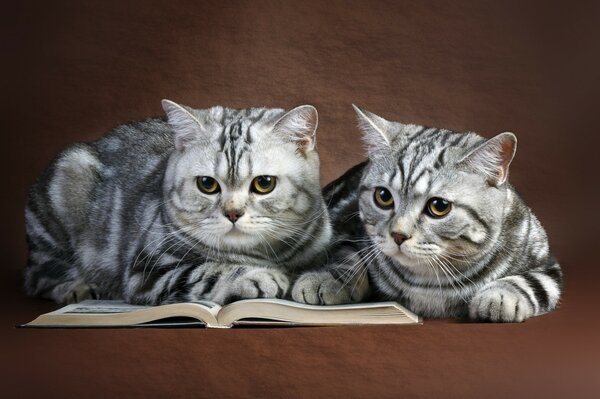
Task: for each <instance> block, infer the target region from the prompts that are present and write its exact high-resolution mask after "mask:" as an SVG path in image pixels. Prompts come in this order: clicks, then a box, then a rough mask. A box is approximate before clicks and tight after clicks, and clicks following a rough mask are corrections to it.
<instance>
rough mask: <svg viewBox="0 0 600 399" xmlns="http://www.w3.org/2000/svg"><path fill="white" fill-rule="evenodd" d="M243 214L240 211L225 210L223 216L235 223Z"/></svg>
mask: <svg viewBox="0 0 600 399" xmlns="http://www.w3.org/2000/svg"><path fill="white" fill-rule="evenodd" d="M243 215H244V213H243V212H242V211H238V210H234V211H226V212H225V216H226V217H227V219H229V220H230V221H231V223H235V222H236V221H237V220H238V219H239V218H241V217H242V216H243Z"/></svg>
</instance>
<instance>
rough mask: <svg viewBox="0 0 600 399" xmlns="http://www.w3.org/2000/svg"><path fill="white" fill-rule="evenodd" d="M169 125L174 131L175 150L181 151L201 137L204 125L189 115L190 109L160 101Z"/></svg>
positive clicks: (171, 102)
mask: <svg viewBox="0 0 600 399" xmlns="http://www.w3.org/2000/svg"><path fill="white" fill-rule="evenodd" d="M161 104H162V107H163V109H164V110H165V113H166V114H167V119H168V121H169V125H171V127H172V128H173V130H174V131H175V148H177V149H178V150H182V149H183V148H185V147H186V146H187V145H188V144H189V143H191V142H193V141H195V140H197V139H198V137H200V136H201V135H202V133H203V132H204V130H205V128H204V125H203V124H202V123H201V122H200V121H199V120H198V118H196V117H195V116H194V115H192V113H191V109H190V108H188V107H185V106H183V105H179V104H177V103H175V102H173V101H171V100H162V101H161Z"/></svg>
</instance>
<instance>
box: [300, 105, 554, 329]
mask: <svg viewBox="0 0 600 399" xmlns="http://www.w3.org/2000/svg"><path fill="white" fill-rule="evenodd" d="M357 113H358V115H359V120H360V122H361V127H362V129H363V131H364V134H365V141H366V143H367V148H368V153H369V160H368V161H366V162H364V163H362V164H360V165H357V166H356V167H354V168H352V169H351V170H349V171H348V172H347V173H346V174H345V175H344V176H342V177H340V178H339V179H337V180H335V181H333V182H332V183H330V184H329V185H328V186H327V187H325V189H324V196H325V200H326V202H327V203H328V204H329V210H330V215H331V218H332V224H333V226H334V231H335V233H334V235H335V236H336V237H337V242H338V244H337V245H338V249H337V253H338V254H337V255H336V256H335V257H334V260H333V261H332V262H330V264H329V265H328V266H327V268H326V269H324V270H321V271H319V272H313V273H307V274H306V275H304V276H302V277H300V279H299V280H298V282H297V283H296V285H295V286H294V289H293V296H294V298H295V299H296V300H300V301H305V302H309V303H340V302H347V301H349V300H350V301H355V300H363V299H365V298H366V297H367V295H369V290H370V292H371V293H372V294H373V295H374V296H375V297H376V298H377V299H393V300H397V301H399V302H401V303H402V304H404V305H405V306H407V307H408V308H410V309H411V310H412V311H414V312H416V313H417V314H419V315H421V316H423V317H432V318H440V317H469V318H471V319H475V320H489V321H499V322H513V321H523V320H525V319H527V318H529V317H531V316H534V315H539V314H543V313H545V312H548V311H550V310H552V309H554V308H555V307H556V306H557V304H558V301H559V298H560V293H561V287H562V272H561V269H560V266H559V265H558V263H557V261H556V259H555V258H554V257H553V255H552V254H551V252H550V248H549V244H548V238H547V236H546V233H545V231H544V229H543V227H542V225H541V224H540V222H539V221H538V219H537V218H536V217H535V215H534V214H533V213H532V211H531V210H530V209H529V208H528V207H527V205H525V203H524V202H523V200H522V199H521V198H520V196H519V195H518V194H517V193H516V191H515V190H514V188H513V187H512V186H511V185H510V184H509V183H508V181H507V178H508V168H509V165H510V162H511V160H512V158H513V156H514V153H515V150H516V138H515V137H514V135H513V134H512V133H502V134H500V135H498V136H496V137H494V138H492V139H489V140H486V139H484V138H483V137H481V136H478V135H477V134H474V133H455V132H452V131H449V130H446V129H436V128H426V127H422V126H417V125H405V124H400V123H397V122H390V121H386V120H385V119H383V118H380V117H378V116H377V115H374V114H372V113H369V112H366V111H362V110H360V109H357ZM367 277H368V278H367ZM367 282H368V283H367ZM331 289H334V290H333V291H332V290H331ZM319 291H320V293H319V294H318V295H316V296H315V295H312V293H313V292H319Z"/></svg>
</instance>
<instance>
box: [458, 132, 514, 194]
mask: <svg viewBox="0 0 600 399" xmlns="http://www.w3.org/2000/svg"><path fill="white" fill-rule="evenodd" d="M516 151H517V137H516V136H515V135H514V134H512V133H510V132H505V133H500V134H499V135H497V136H495V137H492V138H491V139H489V140H487V141H486V142H485V143H483V144H481V145H480V146H478V147H477V148H475V149H474V150H472V151H471V152H470V153H468V154H467V155H466V156H465V157H464V158H463V159H462V160H461V161H460V162H459V164H462V165H464V166H466V167H467V168H469V169H471V170H472V171H475V172H477V173H481V174H483V175H484V176H486V178H487V181H488V183H489V184H490V185H491V186H495V187H497V186H500V185H502V184H504V182H506V180H507V179H508V167H509V166H510V163H511V161H512V160H513V157H514V156H515V152H516Z"/></svg>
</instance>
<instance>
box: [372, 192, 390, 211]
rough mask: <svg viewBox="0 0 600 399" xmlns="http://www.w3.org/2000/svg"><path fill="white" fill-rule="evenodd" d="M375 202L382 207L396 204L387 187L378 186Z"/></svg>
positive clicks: (388, 207)
mask: <svg viewBox="0 0 600 399" xmlns="http://www.w3.org/2000/svg"><path fill="white" fill-rule="evenodd" d="M374 199H375V204H377V206H378V207H380V208H381V209H390V208H392V207H393V206H394V196H393V195H392V193H390V190H388V189H387V188H385V187H377V188H376V189H375V195H374Z"/></svg>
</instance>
